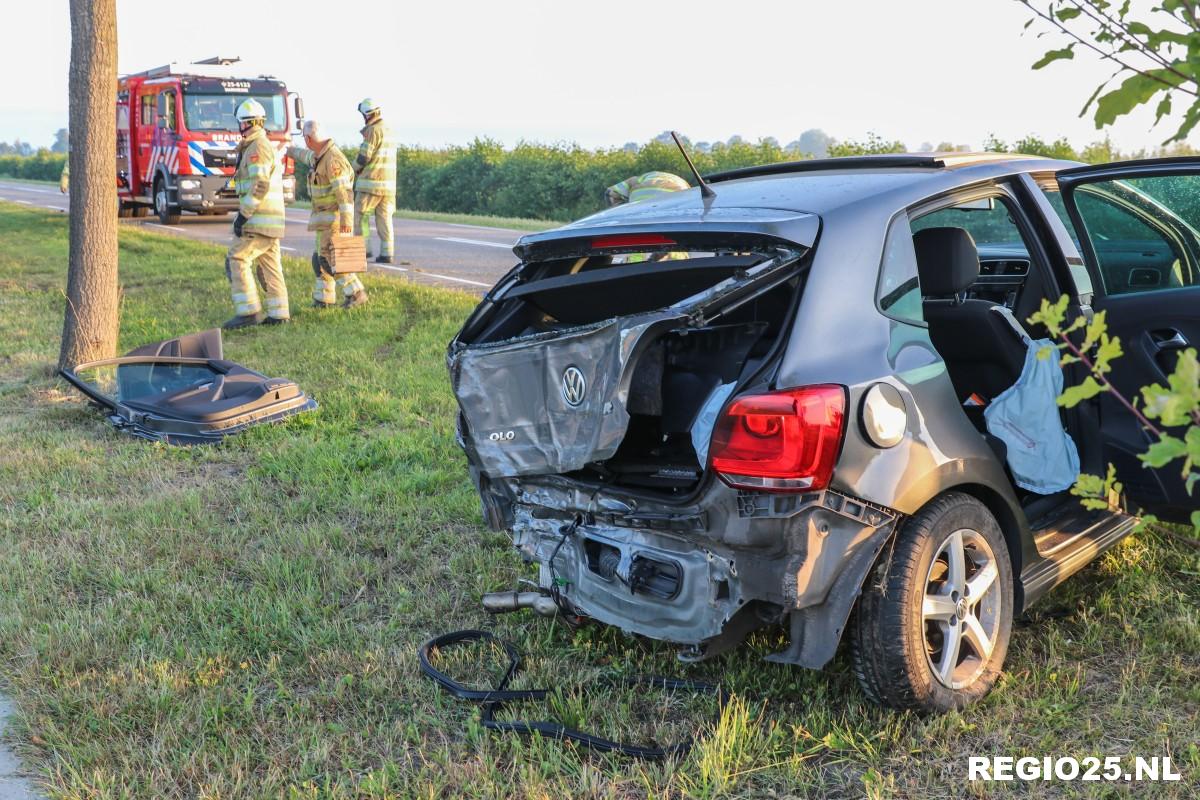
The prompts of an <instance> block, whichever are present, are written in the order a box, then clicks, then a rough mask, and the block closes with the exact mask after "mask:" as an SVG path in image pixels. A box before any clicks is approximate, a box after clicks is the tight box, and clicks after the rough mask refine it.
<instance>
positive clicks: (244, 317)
mask: <svg viewBox="0 0 1200 800" xmlns="http://www.w3.org/2000/svg"><path fill="white" fill-rule="evenodd" d="M265 319H266V317H265V316H264V315H263V314H261V313H259V314H238V315H237V316H236V317H231V318H230V319H227V320H225V323H224V324H223V325H221V327H222V328H224V329H225V330H227V331H232V330H237V329H238V328H249V327H252V326H254V325H261V324H262V323H263V321H264V320H265Z"/></svg>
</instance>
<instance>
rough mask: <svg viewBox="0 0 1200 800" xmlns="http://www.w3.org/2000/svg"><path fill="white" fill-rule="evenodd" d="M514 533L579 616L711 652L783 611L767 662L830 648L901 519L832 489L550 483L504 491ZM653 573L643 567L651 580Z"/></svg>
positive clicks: (823, 657) (814, 660)
mask: <svg viewBox="0 0 1200 800" xmlns="http://www.w3.org/2000/svg"><path fill="white" fill-rule="evenodd" d="M511 488H512V489H513V497H514V498H515V503H514V505H513V508H512V536H513V543H514V545H515V546H516V547H517V549H518V550H519V551H520V552H521V555H522V556H523V557H524V558H525V559H526V560H527V561H530V562H533V563H537V564H538V565H539V568H540V569H539V576H540V584H541V586H542V587H543V588H545V589H547V590H551V589H553V590H555V591H557V592H558V593H559V594H560V595H561V596H562V597H563V598H564V599H565V600H566V601H567V602H568V603H569V604H570V605H571V606H572V607H573V608H574V609H575V611H577V612H578V613H579V614H581V615H583V616H586V617H590V618H592V619H595V620H598V621H600V622H603V623H606V624H609V625H614V626H617V627H619V628H621V629H623V630H625V631H628V632H631V633H636V634H640V635H643V636H647V637H650V638H654V639H660V640H665V641H670V642H676V643H679V644H684V645H691V646H693V647H694V650H693V657H707V656H711V655H714V654H715V653H717V652H720V651H722V650H724V649H727V648H728V647H730V646H733V645H735V644H737V643H738V642H739V641H740V640H741V639H742V638H743V637H744V636H745V634H746V633H747V632H749V631H750V630H753V629H754V628H756V627H760V626H763V625H766V624H770V623H774V622H782V621H786V620H790V623H791V632H792V642H791V646H790V647H789V648H788V650H786V651H784V652H783V653H780V654H777V655H776V656H773V657H771V658H772V660H779V661H785V662H788V663H796V664H801V665H803V666H807V667H813V668H820V667H821V666H824V664H825V663H826V662H828V660H829V659H830V658H832V656H833V653H834V651H835V650H836V647H837V643H838V641H839V640H840V637H841V632H842V629H843V628H844V627H845V623H846V619H847V618H848V616H849V613H850V610H851V608H852V607H853V604H854V600H855V599H856V598H857V596H858V593H859V590H860V588H861V586H862V582H863V579H864V578H865V576H866V574H867V572H868V571H869V570H870V568H871V566H872V564H874V562H875V558H876V556H877V555H878V553H879V551H880V550H881V549H882V547H883V545H884V543H885V542H886V541H887V539H888V537H889V535H890V533H891V531H892V530H893V527H894V524H895V521H896V518H897V515H896V514H895V513H894V512H891V511H890V510H888V509H884V508H879V507H877V506H873V505H870V504H867V503H863V502H861V501H857V500H854V499H852V498H848V497H845V496H844V495H840V494H838V493H836V492H832V491H824V492H814V493H810V494H805V495H780V494H774V495H772V494H765V493H752V492H738V491H735V490H733V489H730V488H728V487H726V486H724V485H721V484H717V485H714V486H710V487H709V489H708V490H707V491H706V492H705V495H704V498H703V499H702V500H701V501H700V502H698V503H697V504H695V505H692V506H688V507H678V506H667V505H666V504H656V503H652V502H647V501H633V500H629V499H624V500H620V499H616V498H613V497H601V498H600V500H599V502H598V501H597V495H596V494H595V493H593V492H587V491H584V490H583V489H581V488H580V487H572V486H571V485H570V483H569V482H567V481H562V480H560V479H542V480H538V481H530V480H526V481H523V482H521V483H519V484H517V485H514V486H512V487H511ZM647 576H649V577H647Z"/></svg>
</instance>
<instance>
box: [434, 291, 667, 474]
mask: <svg viewBox="0 0 1200 800" xmlns="http://www.w3.org/2000/svg"><path fill="white" fill-rule="evenodd" d="M681 318H682V317H681V315H680V314H678V313H676V312H669V313H668V312H659V313H655V314H645V315H640V316H635V317H624V318H620V319H611V320H606V321H604V322H600V323H597V324H595V325H589V326H586V327H582V328H576V329H574V330H570V331H566V332H554V333H549V334H538V335H535V336H531V337H527V338H524V339H518V340H510V341H507V342H502V343H497V344H485V345H476V346H472V347H461V348H459V349H458V350H456V351H455V352H452V353H451V355H450V370H451V374H452V375H453V376H454V389H455V393H456V395H457V396H458V401H459V407H460V408H461V409H462V410H463V416H464V419H465V421H466V430H465V432H464V434H465V436H466V438H467V439H468V440H469V445H470V447H471V448H472V449H473V450H474V451H475V453H476V455H477V457H478V463H479V465H480V467H481V469H482V471H483V473H484V474H485V475H487V476H488V477H491V478H502V477H512V476H517V475H545V474H551V473H563V472H571V471H573V470H577V469H581V468H582V467H584V466H585V465H587V464H589V463H591V462H594V461H603V460H605V459H607V458H610V457H611V456H612V455H613V454H614V453H616V451H617V447H618V446H619V445H620V444H621V440H622V438H624V436H625V431H626V428H628V426H629V412H628V411H627V409H626V404H627V400H628V394H629V382H630V372H631V371H632V366H633V364H634V363H635V362H636V360H637V358H636V357H637V354H638V353H639V352H640V349H641V346H642V345H643V343H645V342H647V341H648V340H649V339H650V338H653V337H651V336H648V334H650V333H651V331H656V330H658V329H659V328H661V327H663V326H669V325H672V324H674V323H676V322H677V321H678V320H679V319H681Z"/></svg>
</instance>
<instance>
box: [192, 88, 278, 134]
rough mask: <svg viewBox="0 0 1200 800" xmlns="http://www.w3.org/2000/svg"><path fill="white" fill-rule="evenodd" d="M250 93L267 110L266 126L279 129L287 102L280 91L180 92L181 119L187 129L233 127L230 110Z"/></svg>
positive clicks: (234, 125)
mask: <svg viewBox="0 0 1200 800" xmlns="http://www.w3.org/2000/svg"><path fill="white" fill-rule="evenodd" d="M248 97H252V98H254V99H255V100H257V101H258V102H260V103H262V105H263V108H265V109H266V110H267V123H266V128H267V130H269V131H282V130H285V129H286V128H287V105H286V103H285V102H284V96H283V95H281V94H253V95H246V94H197V93H193V92H184V95H183V121H184V124H185V125H186V126H187V129H188V130H189V131H233V132H234V133H236V132H237V129H238V123H237V117H235V116H234V112H235V111H237V107H238V105H239V104H241V102H242V101H243V100H245V99H247V98H248Z"/></svg>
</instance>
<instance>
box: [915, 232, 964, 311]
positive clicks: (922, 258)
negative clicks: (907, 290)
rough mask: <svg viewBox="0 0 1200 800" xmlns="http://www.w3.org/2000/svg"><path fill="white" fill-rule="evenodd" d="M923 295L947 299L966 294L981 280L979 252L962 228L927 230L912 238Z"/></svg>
mask: <svg viewBox="0 0 1200 800" xmlns="http://www.w3.org/2000/svg"><path fill="white" fill-rule="evenodd" d="M913 247H914V248H916V251H917V275H918V276H919V277H920V279H921V292H922V293H923V294H925V295H927V296H928V295H934V296H938V297H944V296H947V295H952V294H958V293H959V292H962V291H965V290H966V289H967V288H968V287H970V286H971V284H973V283H975V281H976V280H977V279H978V278H979V251H978V250H976V249H975V240H974V239H972V238H971V234H969V233H967V232H966V231H965V230H963V229H962V228H926V229H925V230H921V231H917V232H916V233H915V234H914V235H913Z"/></svg>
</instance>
